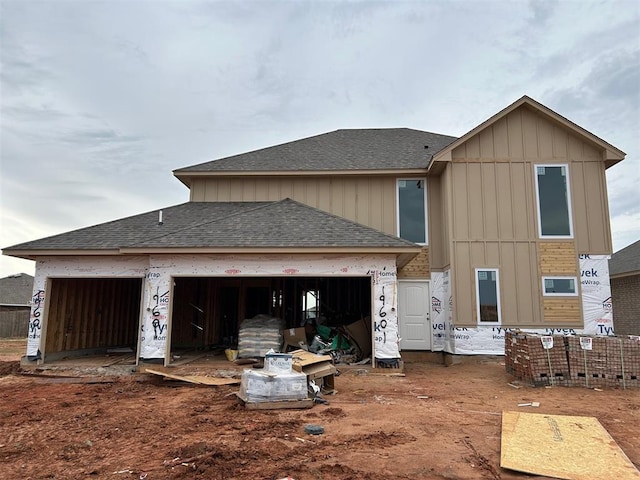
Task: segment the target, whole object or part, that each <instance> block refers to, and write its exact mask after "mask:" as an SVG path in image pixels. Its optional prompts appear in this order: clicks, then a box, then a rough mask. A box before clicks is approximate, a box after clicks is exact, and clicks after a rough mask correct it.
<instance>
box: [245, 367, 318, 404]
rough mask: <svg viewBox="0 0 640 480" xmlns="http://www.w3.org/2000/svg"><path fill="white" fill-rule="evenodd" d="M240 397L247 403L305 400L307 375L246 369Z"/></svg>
mask: <svg viewBox="0 0 640 480" xmlns="http://www.w3.org/2000/svg"><path fill="white" fill-rule="evenodd" d="M240 397H241V398H242V399H243V400H245V401H247V402H273V401H277V400H305V399H306V398H307V375H306V374H305V373H300V372H293V371H292V372H290V373H279V374H273V373H268V372H264V371H261V370H253V369H246V370H245V371H244V372H243V373H242V378H241V380H240Z"/></svg>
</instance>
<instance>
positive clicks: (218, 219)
mask: <svg viewBox="0 0 640 480" xmlns="http://www.w3.org/2000/svg"><path fill="white" fill-rule="evenodd" d="M187 203H238V204H249V203H262V204H263V205H258V206H257V207H255V208H250V209H247V210H242V211H241V212H234V213H230V214H228V215H224V216H221V217H216V218H214V219H213V220H207V221H206V222H200V223H196V224H193V225H189V226H187V227H183V228H179V229H177V230H172V231H170V232H165V233H163V234H161V235H156V236H155V237H148V238H145V239H144V240H142V241H139V242H135V243H132V244H131V245H130V246H134V245H138V244H140V243H145V242H148V241H150V240H157V239H159V238H162V237H166V236H167V235H174V234H176V233H178V232H184V231H186V230H190V229H192V228H198V227H202V226H203V225H209V224H211V223H216V222H219V221H222V220H226V219H228V218H232V217H234V216H237V215H244V214H245V213H250V212H254V211H256V210H260V209H261V208H265V207H268V206H271V205H273V204H274V203H279V202H276V201H270V202H187Z"/></svg>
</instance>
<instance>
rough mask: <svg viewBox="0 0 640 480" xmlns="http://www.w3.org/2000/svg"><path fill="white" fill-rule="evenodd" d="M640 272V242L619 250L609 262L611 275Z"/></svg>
mask: <svg viewBox="0 0 640 480" xmlns="http://www.w3.org/2000/svg"><path fill="white" fill-rule="evenodd" d="M631 272H640V240H638V241H637V242H635V243H632V244H631V245H629V246H627V247H625V248H623V249H622V250H618V251H617V252H616V253H614V254H613V255H612V256H611V260H609V275H610V276H613V275H620V274H623V273H631Z"/></svg>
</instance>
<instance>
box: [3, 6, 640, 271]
mask: <svg viewBox="0 0 640 480" xmlns="http://www.w3.org/2000/svg"><path fill="white" fill-rule="evenodd" d="M0 7H1V11H0V19H1V20H0V22H1V33H0V35H1V38H0V41H1V43H0V56H1V62H2V63H1V72H0V73H1V79H2V84H1V88H2V90H1V98H2V100H1V102H2V103H1V110H0V113H1V132H0V133H1V137H0V156H1V172H0V173H1V180H0V189H1V190H0V195H1V196H0V206H1V212H0V222H1V223H0V248H2V247H7V246H11V245H14V244H17V243H21V242H25V241H29V240H35V239H38V238H42V237H45V236H49V235H53V234H57V233H62V232H66V231H69V230H73V229H76V228H81V227H85V226H90V225H95V224H97V223H102V222H105V221H109V220H115V219H118V218H122V217H125V216H129V215H134V214H137V213H142V212H145V211H149V210H153V209H156V208H160V207H166V206H169V205H174V204H178V203H182V202H185V201H187V200H188V190H187V188H186V187H185V186H184V185H182V184H181V183H180V182H179V181H178V180H177V179H175V178H174V177H173V175H172V173H171V172H172V170H174V169H177V168H180V167H184V166H188V165H194V164H197V163H201V162H204V161H207V160H212V159H215V158H220V157H223V156H228V155H232V154H236V153H242V152H246V151H250V150H254V149H257V148H262V147H267V146H270V145H274V144H278V143H283V142H287V141H291V140H295V139H299V138H303V137H306V136H311V135H316V134H319V133H324V132H327V131H332V130H336V129H338V128H372V127H409V128H415V129H420V130H427V131H431V132H436V133H442V134H448V135H456V136H460V135H463V134H464V133H466V132H467V131H469V130H470V129H472V128H473V127H475V126H477V125H478V124H479V123H481V122H482V121H484V120H486V119H487V118H489V117H490V116H492V115H493V114H495V113H496V112H498V111H499V110H501V109H502V108H504V107H506V106H507V105H509V104H510V103H512V102H513V101H515V100H517V99H518V98H520V97H521V96H522V95H525V94H526V95H529V96H530V97H532V98H534V99H535V100H538V101H539V102H541V103H543V104H544V105H546V106H548V107H549V108H551V109H552V110H554V111H556V112H557V113H559V114H561V115H563V116H565V117H567V118H569V119H570V120H572V121H574V122H575V123H577V124H578V125H580V126H582V127H584V128H586V129H587V130H589V131H590V132H592V133H594V134H595V135H598V136H599V137H601V138H603V139H604V140H606V141H608V142H609V143H611V144H613V145H615V146H616V147H618V148H620V149H621V150H623V151H625V152H626V153H627V159H626V160H625V161H624V162H622V163H620V164H618V165H616V166H615V167H612V168H611V169H609V170H608V171H607V180H608V186H609V201H610V212H611V217H612V230H613V241H614V250H615V251H617V250H619V249H621V248H622V247H625V246H626V245H628V244H630V243H632V242H634V241H636V240H638V239H640V193H639V192H640V163H639V162H640V160H639V157H640V2H637V1H635V0H634V1H631V0H629V1H626V0H620V1H610V2H607V1H598V2H592V1H587V0H580V1H553V0H544V1H528V2H527V1H481V0H473V1H471V0H469V1H413V2H403V1H394V2H381V1H380V2H378V1H376V2H371V1H367V2H353V1H351V2H347V1H342V2H338V1H335V2H328V1H310V2H302V1H301V2H293V1H288V2H284V1H281V2H274V1H259V2H245V1H243V2H240V1H238V2H212V1H208V2H200V1H124V0H122V1H104V2H102V1H80V0H77V1H72V0H68V1H56V0H52V1H29V0H24V1H7V0H0ZM34 266H35V264H34V263H33V262H29V261H24V260H18V259H13V258H11V257H7V256H2V257H0V277H3V276H6V275H9V274H12V273H17V272H26V273H30V274H33V273H34Z"/></svg>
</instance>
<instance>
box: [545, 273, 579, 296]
mask: <svg viewBox="0 0 640 480" xmlns="http://www.w3.org/2000/svg"><path fill="white" fill-rule="evenodd" d="M546 280H573V284H574V285H575V292H573V293H555V292H547V287H546V286H545V281H546ZM542 295H543V296H545V297H577V296H578V295H579V292H578V277H572V276H570V275H569V276H562V275H547V276H544V277H542Z"/></svg>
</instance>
